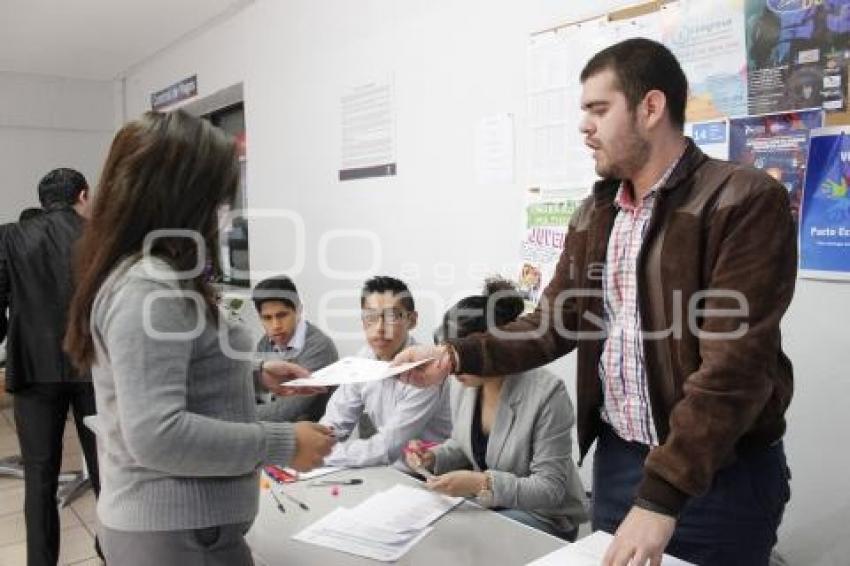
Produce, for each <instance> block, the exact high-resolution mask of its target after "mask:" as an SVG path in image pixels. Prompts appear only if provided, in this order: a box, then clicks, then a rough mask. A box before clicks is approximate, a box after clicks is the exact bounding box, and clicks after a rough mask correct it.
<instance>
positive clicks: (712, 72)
mask: <svg viewBox="0 0 850 566" xmlns="http://www.w3.org/2000/svg"><path fill="white" fill-rule="evenodd" d="M660 15H661V40H662V42H663V43H664V44H665V45H666V46H667V47H668V48H669V49H670V50H671V51H672V52H673V54H674V55H676V58H677V59H678V60H679V63H681V65H682V70H684V71H685V75H686V76H687V77H688V86H689V90H690V92H689V96H688V106H687V111H686V120H688V121H689V122H698V121H705V120H711V119H716V118H720V117H725V116H743V115H745V114H747V50H746V42H745V39H744V12H743V10H742V7H741V0H715V1H712V2H706V1H705V0H681V2H677V3H672V4H665V5H664V6H662V7H661V10H660Z"/></svg>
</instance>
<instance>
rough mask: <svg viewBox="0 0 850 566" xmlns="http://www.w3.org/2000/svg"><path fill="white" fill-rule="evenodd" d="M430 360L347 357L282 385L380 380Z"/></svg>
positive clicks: (304, 385) (296, 385)
mask: <svg viewBox="0 0 850 566" xmlns="http://www.w3.org/2000/svg"><path fill="white" fill-rule="evenodd" d="M430 361H431V358H428V359H425V360H420V361H418V362H410V363H407V364H402V365H400V366H390V362H382V361H380V360H369V359H367V358H355V357H346V358H342V359H341V360H339V361H338V362H334V363H332V364H331V365H329V366H325V367H323V368H322V369H320V370H318V371H314V372H313V373H312V374H311V375H310V377H302V378H300V379H293V380H292V381H284V382H283V383H281V385H282V386H286V387H328V386H331V385H344V384H346V383H363V382H366V381H378V380H381V379H386V378H388V377H392V376H394V375H398V374H400V373H403V372H406V371H407V370H409V369H413V368H415V367H416V366H420V365H422V364H425V363H427V362H430Z"/></svg>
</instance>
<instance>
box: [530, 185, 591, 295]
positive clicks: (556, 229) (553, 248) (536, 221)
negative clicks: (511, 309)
mask: <svg viewBox="0 0 850 566" xmlns="http://www.w3.org/2000/svg"><path fill="white" fill-rule="evenodd" d="M587 194H588V191H576V190H541V189H540V188H538V187H534V188H531V189H529V190H528V192H527V193H526V206H525V209H524V210H523V216H524V217H523V239H522V242H520V249H519V259H520V262H519V270H518V273H517V287H518V289H519V291H520V293H522V295H523V298H524V299H525V301H526V306H527V307H528V308H533V307H534V306H536V305H537V303H538V301H539V300H540V293H542V291H543V289H545V288H546V286H547V285H548V284H549V282H550V281H551V280H552V277H553V275H554V273H555V267H556V265H557V263H558V258H560V257H561V252H562V251H563V250H564V239H565V238H566V235H567V227H568V226H569V223H570V218H571V217H572V215H573V213H574V212H575V211H576V210H577V209H578V207H579V205H580V204H581V202H582V200H584V197H585V196H586V195H587Z"/></svg>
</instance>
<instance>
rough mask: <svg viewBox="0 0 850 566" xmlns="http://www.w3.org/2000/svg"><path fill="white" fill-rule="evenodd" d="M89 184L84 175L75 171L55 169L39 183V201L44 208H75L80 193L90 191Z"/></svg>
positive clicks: (65, 168)
mask: <svg viewBox="0 0 850 566" xmlns="http://www.w3.org/2000/svg"><path fill="white" fill-rule="evenodd" d="M88 188H89V184H88V182H87V181H86V178H85V177H84V176H83V174H82V173H80V172H79V171H77V170H75V169H69V168H67V167H60V168H59V169H54V170H53V171H51V172H50V173H48V174H47V175H45V176H44V177H42V178H41V181H39V182H38V200H39V202H41V206H42V207H44V208H53V207H56V206H73V205H74V204H75V203H76V202H77V198H78V197H79V196H80V193H81V192H83V191H85V190H88Z"/></svg>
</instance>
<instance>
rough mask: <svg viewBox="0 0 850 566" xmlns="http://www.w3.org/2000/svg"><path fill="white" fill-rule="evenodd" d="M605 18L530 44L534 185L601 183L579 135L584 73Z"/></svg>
mask: <svg viewBox="0 0 850 566" xmlns="http://www.w3.org/2000/svg"><path fill="white" fill-rule="evenodd" d="M605 25H606V23H605V21H604V19H603V18H598V19H596V20H591V21H587V22H582V23H581V24H576V25H572V26H567V27H565V28H561V29H559V30H557V31H552V32H547V33H543V34H538V35H535V36H532V37H531V40H530V43H529V46H528V127H529V142H530V147H529V182H530V183H531V184H533V185H535V186H555V185H564V184H566V185H569V186H586V187H590V185H591V184H592V183H593V182H594V181H595V180H596V173H595V171H594V164H593V159H592V158H591V156H590V152H589V151H588V149H587V147H585V145H584V138H583V136H582V135H581V133H580V132H579V120H580V119H581V112H580V100H581V84H580V82H579V75H580V73H581V69H582V68H583V67H584V65H585V63H586V62H587V60H588V59H589V58H590V57H591V56H592V55H593V51H594V46H595V44H596V40H597V38H598V37H599V30H601V29H602V28H603V27H605Z"/></svg>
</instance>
